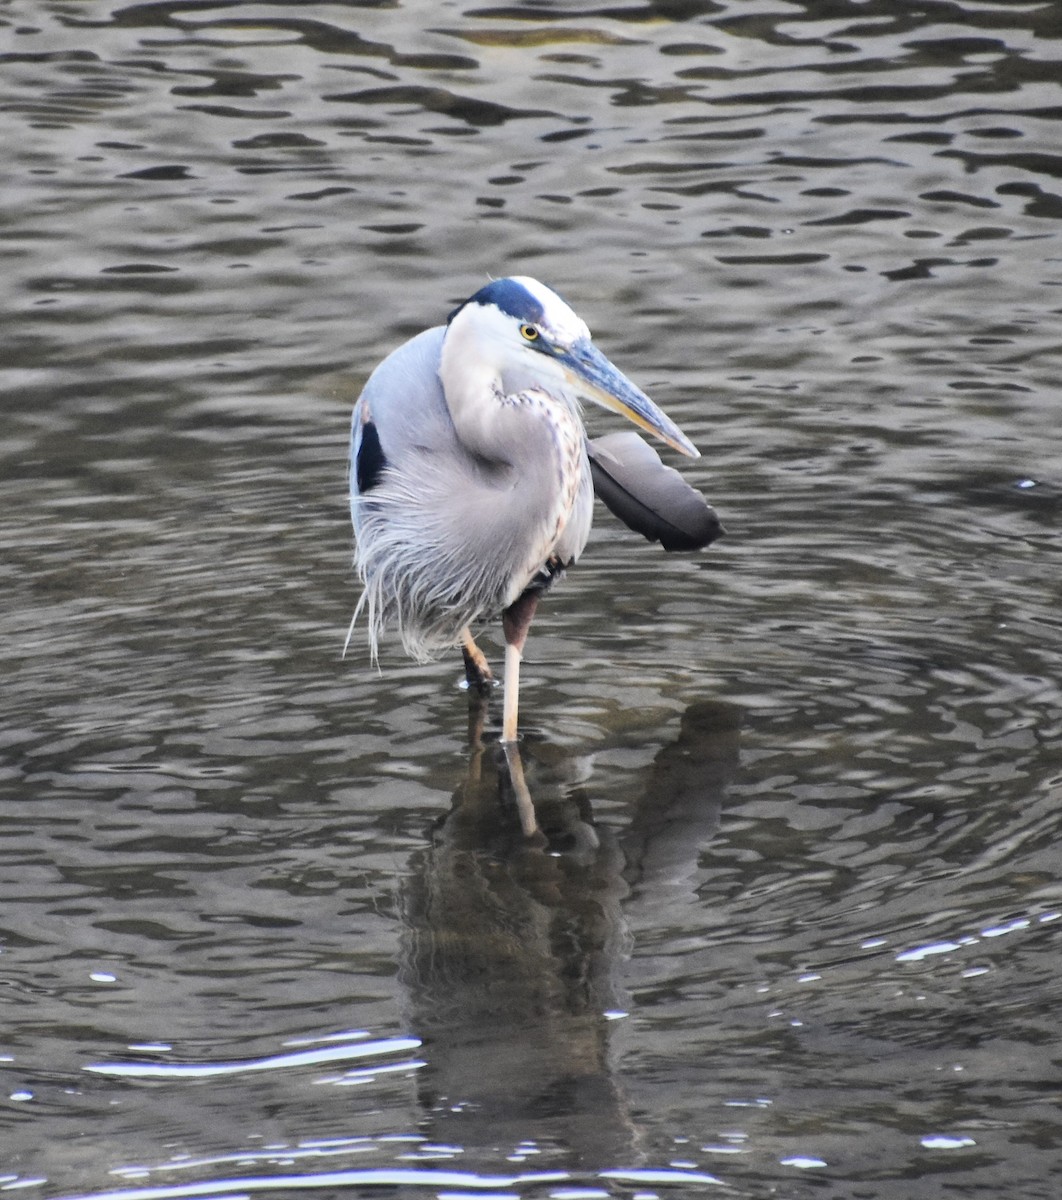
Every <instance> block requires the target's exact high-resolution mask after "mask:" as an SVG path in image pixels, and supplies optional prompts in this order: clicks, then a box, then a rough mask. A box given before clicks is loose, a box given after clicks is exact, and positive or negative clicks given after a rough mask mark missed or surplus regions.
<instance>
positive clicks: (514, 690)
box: [501, 642, 520, 744]
mask: <svg viewBox="0 0 1062 1200" xmlns="http://www.w3.org/2000/svg"><path fill="white" fill-rule="evenodd" d="M519 706H520V651H519V650H518V649H517V648H516V647H515V646H514V645H513V644H512V643H511V642H510V643H507V644H506V647H505V701H504V704H503V706H502V736H501V740H502V741H503V742H505V743H507V744H508V743H509V742H515V741H516V718H517V712H518V709H519Z"/></svg>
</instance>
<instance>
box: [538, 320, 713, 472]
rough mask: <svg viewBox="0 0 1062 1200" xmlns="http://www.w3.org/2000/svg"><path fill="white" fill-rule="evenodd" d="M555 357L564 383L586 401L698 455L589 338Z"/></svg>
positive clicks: (670, 443)
mask: <svg viewBox="0 0 1062 1200" xmlns="http://www.w3.org/2000/svg"><path fill="white" fill-rule="evenodd" d="M557 357H558V361H559V362H560V363H561V365H562V366H563V367H564V373H565V375H567V376H568V382H569V383H570V384H571V385H572V387H574V388H575V390H576V391H577V392H579V393H580V394H581V395H583V396H586V398H587V399H588V400H593V401H595V402H596V403H598V404H601V405H603V406H604V407H605V408H610V409H612V411H613V412H618V413H620V414H621V415H622V416H624V417H626V418H627V420H628V421H633V422H634V424H635V425H637V426H638V427H639V428H640V429H644V430H646V432H647V433H654V434H656V436H657V437H658V438H661V439H662V440H663V441H665V442H667V444H668V445H669V446H671V447H672V448H673V449H675V450H678V451H680V452H681V453H682V454H688V455H689V456H690V458H700V456H701V454H700V451H699V450H698V449H697V447H696V446H695V445H694V444H693V443H692V442H691V441H690V439H689V438H688V437H687V436H686V435H685V434H684V433H683V432H682V430H681V429H679V427H678V426H677V425H676V424H675V422H674V421H672V419H671V418H670V417H669V416H668V415H667V413H665V412H664V411H663V409H661V408H658V407H657V406H656V405H655V404H654V403H653V402H652V400H650V399H649V397H648V396H647V395H646V394H645V392H643V391H642V390H641V389H640V388H637V387H635V386H634V384H633V383H631V381H630V380H629V379H628V378H627V376H626V375H624V374H623V372H622V371H620V370H619V369H618V368H617V367H614V366H613V365H612V363H611V362H609V360H608V359H607V358H606V357H605V356H604V355H603V354H602V353H601V351H600V350H598V348H597V347H596V346H595V345H594V344H593V342H591V341H590V340H589V339H585V338H584V339H583V340H582V341H579V342H576V343H575V345H574V346H572V348H571V349H570V350H569V351H567V352H566V353H563V354H559V355H558V356H557Z"/></svg>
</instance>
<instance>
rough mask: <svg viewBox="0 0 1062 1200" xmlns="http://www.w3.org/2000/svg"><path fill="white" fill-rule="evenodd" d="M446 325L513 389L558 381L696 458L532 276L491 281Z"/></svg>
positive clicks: (679, 432)
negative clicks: (513, 382)
mask: <svg viewBox="0 0 1062 1200" xmlns="http://www.w3.org/2000/svg"><path fill="white" fill-rule="evenodd" d="M449 328H450V330H451V331H453V333H454V334H456V335H458V336H459V337H461V338H462V340H463V341H466V342H467V343H468V344H470V345H471V347H472V348H473V350H474V352H475V353H476V354H478V355H479V356H481V358H482V359H483V360H485V361H486V362H489V364H490V365H491V367H492V368H494V369H496V370H497V373H498V374H499V375H500V376H501V377H502V378H503V379H505V380H514V381H516V388H514V389H513V390H519V389H521V388H525V387H533V386H536V385H540V386H543V387H546V388H547V389H548V388H549V385H550V384H551V383H552V384H553V385H554V386H556V385H557V384H560V385H561V386H562V387H563V389H564V390H565V391H566V392H572V393H574V394H575V395H577V396H582V397H585V398H586V399H588V400H593V401H594V402H595V403H597V404H600V405H602V406H604V407H605V408H609V409H612V411H613V412H618V413H621V414H622V415H623V416H625V417H627V419H628V420H630V421H633V422H634V424H635V425H638V426H639V427H640V428H642V429H645V430H647V431H648V432H649V433H653V434H656V436H657V437H659V438H661V439H662V440H663V441H665V442H667V444H668V445H669V446H672V447H674V449H676V450H679V451H681V452H682V453H683V454H688V455H689V456H690V457H691V458H697V457H699V454H698V451H697V448H696V447H695V446H694V444H693V443H692V442H691V441H690V440H689V438H688V437H686V435H685V434H684V433H683V432H682V430H681V429H679V427H678V426H677V425H676V424H675V422H674V421H672V420H671V418H670V417H669V416H668V415H667V414H666V413H665V412H663V411H662V410H661V409H660V408H658V407H657V405H655V404H654V403H653V401H652V400H650V399H649V397H648V396H647V395H646V394H645V393H644V392H643V391H642V390H641V389H640V388H637V387H635V385H634V384H633V383H631V381H630V380H629V379H628V378H627V377H626V376H625V375H624V374H623V373H622V371H620V370H619V369H618V368H617V367H615V366H614V365H613V364H612V363H611V362H609V360H608V359H607V358H606V357H605V356H604V355H603V354H602V353H601V351H600V350H598V348H597V347H596V346H595V345H594V344H593V342H592V341H591V340H590V330H589V329H588V328H587V327H586V324H585V322H584V321H582V320H581V319H580V318H579V317H578V316H577V315H576V314H575V312H574V311H573V310H572V309H571V308H570V307H569V306H568V305H567V304H566V303H565V302H564V301H563V300H562V299H561V298H560V296H558V295H557V293H556V292H554V291H552V290H551V289H550V288H548V287H546V286H545V284H542V283H539V282H538V280H537V279H531V278H530V277H528V276H526V275H515V276H513V277H512V278H510V279H495V280H493V281H492V282H491V283H488V284H487V285H486V287H483V288H480V290H479V291H478V292H476V294H475V295H474V296H471V297H470V298H469V299H468V300H466V301H465V302H464V304H462V305H460V307H458V308H456V309H455V310H454V311H453V312H452V313H451V314H450V319H449ZM448 336H449V334H448ZM507 390H508V389H507Z"/></svg>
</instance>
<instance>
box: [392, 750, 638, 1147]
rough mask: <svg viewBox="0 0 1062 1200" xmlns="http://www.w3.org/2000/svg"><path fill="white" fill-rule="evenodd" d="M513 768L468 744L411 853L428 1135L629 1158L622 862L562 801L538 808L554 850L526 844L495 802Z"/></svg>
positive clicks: (406, 968)
mask: <svg viewBox="0 0 1062 1200" xmlns="http://www.w3.org/2000/svg"><path fill="white" fill-rule="evenodd" d="M473 764H474V765H473ZM532 765H533V764H532ZM518 770H519V773H520V776H521V778H523V779H524V786H525V787H526V786H527V780H526V777H525V776H524V764H523V762H520V765H519V767H518ZM512 777H513V765H512V760H511V759H510V757H509V754H508V753H506V758H505V760H504V761H503V759H502V756H501V754H500V752H499V753H498V754H497V755H496V756H492V755H491V754H490V753H483V751H482V744H480V746H479V748H478V750H477V748H476V747H475V746H474V747H473V749H472V753H471V758H470V771H469V774H468V775H467V776H466V779H465V781H464V783H463V784H462V787H461V788H460V789H459V791H458V793H457V795H456V796H455V806H454V808H453V810H452V811H451V812H450V813H449V814H448V815H447V816H446V818H444V819H443V820H442V821H441V822H440V823H439V824H438V825H437V826H436V827H435V829H434V830H433V836H432V839H431V844H430V846H429V847H427V848H426V849H425V850H424V851H423V852H421V853H419V854H418V855H416V856H415V859H414V862H413V864H411V865H412V867H413V870H412V871H411V873H410V877H409V881H408V885H407V888H406V895H405V903H404V905H403V916H404V919H405V922H406V934H405V952H404V954H403V963H402V970H401V977H402V981H403V983H404V985H405V991H406V995H407V998H408V1002H409V1005H410V1013H409V1019H410V1025H411V1027H412V1028H413V1029H414V1030H415V1031H416V1032H417V1034H418V1035H419V1036H421V1037H422V1038H423V1040H424V1042H425V1058H426V1060H427V1063H428V1065H427V1067H426V1068H425V1069H424V1070H423V1071H422V1072H421V1073H420V1088H421V1100H422V1103H423V1104H424V1106H425V1108H426V1110H427V1112H428V1114H429V1115H430V1118H431V1125H432V1133H433V1136H434V1137H436V1138H439V1139H442V1140H445V1141H446V1142H449V1143H452V1144H457V1145H460V1146H462V1147H464V1148H465V1149H466V1150H472V1149H473V1148H476V1147H480V1148H490V1149H496V1150H498V1151H504V1152H505V1153H511V1152H512V1151H513V1150H514V1149H515V1148H516V1147H517V1146H519V1145H520V1144H521V1142H524V1141H525V1140H526V1139H528V1138H533V1139H535V1140H536V1141H539V1142H543V1143H544V1145H543V1147H542V1149H543V1153H544V1154H546V1153H548V1152H549V1151H550V1150H551V1149H553V1150H555V1151H556V1152H557V1153H560V1152H561V1150H560V1148H561V1147H563V1154H564V1158H565V1160H566V1164H567V1165H571V1166H577V1165H581V1164H582V1165H587V1166H591V1165H595V1166H596V1165H601V1164H603V1163H613V1164H614V1163H616V1162H622V1161H627V1160H629V1157H630V1155H631V1153H632V1131H631V1124H630V1120H629V1118H628V1115H627V1111H626V1105H625V1101H624V1098H623V1094H622V1092H621V1090H620V1089H619V1087H618V1086H617V1083H616V1079H615V1073H614V1069H613V1068H614V1064H613V1062H612V1055H611V1051H610V1032H611V1026H612V1023H611V1022H610V1020H609V1019H608V1015H607V1014H608V1013H609V1012H611V1011H612V1010H613V1009H615V1008H617V1007H619V1006H620V1002H619V999H618V997H617V995H616V988H615V983H614V976H615V973H616V969H617V967H618V966H619V964H620V963H621V961H622V946H623V941H624V938H623V931H622V919H621V912H620V901H621V900H622V898H623V896H624V895H625V893H626V885H625V884H624V882H623V879H622V873H621V868H622V859H621V857H620V855H619V853H618V849H617V846H616V842H615V839H614V838H611V837H603V838H602V839H600V840H598V839H597V838H596V837H595V838H594V839H593V845H591V844H590V843H589V842H588V840H587V838H585V837H583V836H578V835H577V834H575V833H573V832H572V831H573V830H578V828H579V827H586V822H585V821H584V820H583V817H584V815H585V814H584V813H583V812H582V811H581V810H580V809H579V806H578V805H577V804H575V803H574V802H572V801H567V800H564V799H563V798H562V799H560V800H556V799H553V798H551V800H550V802H549V803H547V805H546V806H545V810H544V816H545V817H546V818H547V820H548V826H547V827H548V829H549V831H550V834H551V836H553V835H554V834H555V835H556V838H557V841H556V842H555V844H554V846H553V847H552V848H551V846H549V845H547V843H546V839H545V837H544V836H542V835H540V836H539V838H537V839H528V838H527V837H526V835H525V831H524V828H523V826H522V825H519V824H518V823H517V822H516V821H514V820H513V819H512V816H511V815H508V816H507V813H506V808H505V806H504V805H500V804H499V796H504V795H505V794H506V793H507V792H508V791H509V789H510V784H511V780H512ZM509 813H510V814H511V808H510V809H509ZM557 845H563V846H564V847H565V849H564V850H563V851H561V850H558V849H556V846H557ZM536 1162H538V1163H541V1162H542V1158H541V1157H539V1158H538V1159H536Z"/></svg>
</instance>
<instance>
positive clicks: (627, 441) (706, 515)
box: [588, 431, 726, 550]
mask: <svg viewBox="0 0 1062 1200" xmlns="http://www.w3.org/2000/svg"><path fill="white" fill-rule="evenodd" d="M588 453H589V456H590V470H591V472H592V473H593V476H594V491H595V493H596V494H597V496H598V497H599V498H600V499H601V500H602V501H604V503H605V505H606V507H607V508H608V509H609V510H610V511H611V512H612V513H613V514H614V515H615V516H617V517H619V519H620V520H621V521H622V522H623V523H624V524H625V525H626V526H627V527H628V528H630V529H633V530H634V531H635V533H640V534H642V535H643V536H644V537H646V538H648V539H649V541H651V542H659V543H660V544H661V545H662V546H663V547H664V549H665V550H700V549H703V547H705V546H707V545H709V544H710V543H711V542H713V541H715V539H716V538H717V537H720V536H721V535H722V534H723V533H725V532H726V531H725V530H724V529H723V526H722V525H721V524H720V522H719V518H718V517H717V516H716V513H715V509H713V508H712V507H711V506H710V505H709V504H708V502H707V500H705V498H704V497H703V496H702V495H701V493H700V492H698V491H697V490H696V489H695V488H692V487H690V485H689V484H688V483H687V482H686V481H685V480H684V479H683V478H682V476H681V475H680V474H679V473H678V471H676V470H675V469H674V468H673V467H668V466H665V465H664V463H663V462H661V460H660V456H659V455H658V454H657V453H656V451H655V450H654V449H653V448H652V446H650V445H649V444H648V443H647V442H644V441H643V440H642V439H641V438H640V437H639V436H638V435H637V434H636V433H632V432H629V431H624V432H623V433H610V434H607V435H606V436H605V437H602V438H595V439H594V440H593V441H591V442H590V443H589V446H588Z"/></svg>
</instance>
